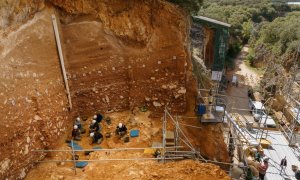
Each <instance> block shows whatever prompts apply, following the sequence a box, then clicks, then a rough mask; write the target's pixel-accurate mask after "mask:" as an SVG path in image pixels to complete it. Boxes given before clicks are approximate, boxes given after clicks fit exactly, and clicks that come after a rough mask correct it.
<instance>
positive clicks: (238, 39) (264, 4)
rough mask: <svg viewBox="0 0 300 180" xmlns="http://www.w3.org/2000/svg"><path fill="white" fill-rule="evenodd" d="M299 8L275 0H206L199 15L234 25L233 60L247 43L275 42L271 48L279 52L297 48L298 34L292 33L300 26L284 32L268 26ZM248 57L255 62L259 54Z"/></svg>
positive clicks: (232, 34) (230, 49)
mask: <svg viewBox="0 0 300 180" xmlns="http://www.w3.org/2000/svg"><path fill="white" fill-rule="evenodd" d="M295 8H296V7H292V8H291V7H290V6H288V5H287V4H285V3H272V1H271V0H206V1H204V4H203V6H202V8H201V9H200V11H199V13H198V14H199V15H202V16H207V17H210V18H213V19H217V20H220V21H223V22H227V23H229V24H231V28H230V36H231V37H230V39H231V40H230V44H229V50H228V59H232V58H233V57H234V56H235V55H236V54H237V53H238V52H239V49H238V48H237V47H239V46H240V45H241V44H245V43H250V44H251V45H252V46H255V44H259V43H258V42H261V43H267V44H272V46H268V48H269V49H270V50H272V51H273V52H275V53H276V54H278V55H280V54H282V53H284V52H286V51H290V50H291V49H295V47H296V46H297V44H296V42H295V41H294V39H295V35H294V34H292V33H288V32H289V31H294V32H295V31H297V29H296V28H298V30H299V27H298V26H297V25H294V27H292V26H288V27H289V28H288V29H286V30H285V31H282V32H280V33H279V32H278V31H279V30H278V29H277V26H276V25H275V24H271V25H268V24H270V23H269V22H272V21H273V20H275V19H276V18H277V17H282V16H285V14H286V13H288V12H290V11H291V10H293V9H295ZM277 21H278V20H277ZM282 26H283V27H285V26H287V25H286V24H282ZM266 27H269V28H266ZM283 27H282V28H283ZM257 47H258V46H257ZM247 58H248V60H249V62H252V61H254V59H255V53H252V54H251V55H249V57H247Z"/></svg>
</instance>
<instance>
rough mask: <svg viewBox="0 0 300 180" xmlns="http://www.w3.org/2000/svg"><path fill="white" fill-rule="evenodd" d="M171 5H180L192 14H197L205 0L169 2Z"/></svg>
mask: <svg viewBox="0 0 300 180" xmlns="http://www.w3.org/2000/svg"><path fill="white" fill-rule="evenodd" d="M168 1H169V2H171V3H174V4H178V5H179V6H181V7H182V8H184V9H185V10H187V11H188V12H190V13H191V14H197V12H198V11H199V9H200V7H201V5H202V2H203V0H168Z"/></svg>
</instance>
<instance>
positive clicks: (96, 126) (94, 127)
mask: <svg viewBox="0 0 300 180" xmlns="http://www.w3.org/2000/svg"><path fill="white" fill-rule="evenodd" d="M99 130H100V126H99V124H98V123H97V122H96V120H92V123H91V125H90V133H91V132H98V131H99Z"/></svg>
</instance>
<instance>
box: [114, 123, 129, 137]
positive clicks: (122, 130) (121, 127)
mask: <svg viewBox="0 0 300 180" xmlns="http://www.w3.org/2000/svg"><path fill="white" fill-rule="evenodd" d="M126 133H127V128H126V126H125V125H124V124H122V123H119V125H118V126H117V129H116V134H118V135H120V136H123V135H125V134H126Z"/></svg>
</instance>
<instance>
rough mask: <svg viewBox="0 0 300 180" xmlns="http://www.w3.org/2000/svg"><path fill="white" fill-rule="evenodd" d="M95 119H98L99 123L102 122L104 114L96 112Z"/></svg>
mask: <svg viewBox="0 0 300 180" xmlns="http://www.w3.org/2000/svg"><path fill="white" fill-rule="evenodd" d="M93 119H94V120H96V121H97V123H98V124H99V123H101V121H102V119H103V116H102V115H101V114H99V113H97V114H95V115H94V117H93Z"/></svg>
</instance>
